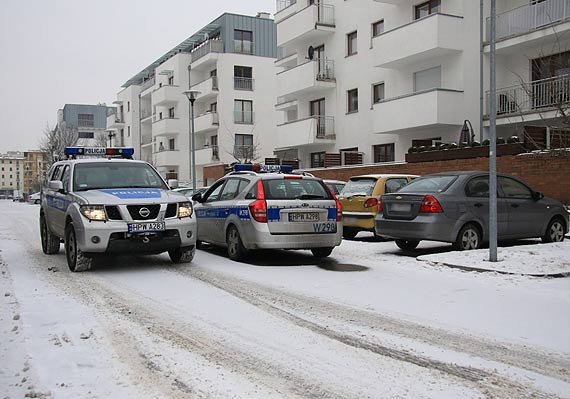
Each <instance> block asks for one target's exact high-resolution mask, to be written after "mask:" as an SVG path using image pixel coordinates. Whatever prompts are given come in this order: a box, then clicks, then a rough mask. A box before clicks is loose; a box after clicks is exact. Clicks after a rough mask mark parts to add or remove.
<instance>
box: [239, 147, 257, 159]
mask: <svg viewBox="0 0 570 399" xmlns="http://www.w3.org/2000/svg"><path fill="white" fill-rule="evenodd" d="M253 153H254V149H253V145H235V146H234V157H236V158H244V159H253V155H254V154H253Z"/></svg>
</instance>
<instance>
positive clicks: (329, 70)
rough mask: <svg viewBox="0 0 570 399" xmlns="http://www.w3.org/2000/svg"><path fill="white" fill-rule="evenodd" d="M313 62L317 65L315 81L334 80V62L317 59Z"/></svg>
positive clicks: (326, 59)
mask: <svg viewBox="0 0 570 399" xmlns="http://www.w3.org/2000/svg"><path fill="white" fill-rule="evenodd" d="M313 61H314V62H316V63H317V76H316V78H317V80H334V78H335V75H334V60H329V59H328V58H317V59H314V60H313Z"/></svg>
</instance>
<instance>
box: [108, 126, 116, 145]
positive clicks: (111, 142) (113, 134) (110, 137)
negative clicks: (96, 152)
mask: <svg viewBox="0 0 570 399" xmlns="http://www.w3.org/2000/svg"><path fill="white" fill-rule="evenodd" d="M115 136H116V134H115V133H113V131H112V130H109V131H108V134H107V137H109V147H112V146H113V137H115Z"/></svg>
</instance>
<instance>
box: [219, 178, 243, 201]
mask: <svg viewBox="0 0 570 399" xmlns="http://www.w3.org/2000/svg"><path fill="white" fill-rule="evenodd" d="M248 183H249V182H248V181H247V180H245V179H235V178H234V179H231V178H230V179H228V180H227V181H226V184H225V185H224V189H223V190H222V194H221V195H220V200H221V201H228V200H231V199H234V198H235V197H237V195H238V194H239V193H241V192H242V191H243V190H244V189H245V188H246V187H247V185H248Z"/></svg>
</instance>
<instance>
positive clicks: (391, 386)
mask: <svg viewBox="0 0 570 399" xmlns="http://www.w3.org/2000/svg"><path fill="white" fill-rule="evenodd" d="M38 210H39V208H38V207H37V206H33V205H28V204H22V203H12V202H8V201H0V214H1V215H2V218H1V219H0V250H1V252H0V261H1V265H0V270H1V272H2V275H1V276H0V300H2V301H3V303H2V307H1V311H0V397H2V398H4V397H9V398H21V397H23V396H24V395H26V394H27V395H29V396H31V395H35V396H32V397H49V398H135V397H136V398H482V397H489V398H492V397H493V398H514V397H517V398H519V397H521V398H522V397H544V398H550V397H553V398H556V397H568V398H570V312H569V311H568V309H569V306H570V294H569V293H570V278H563V279H544V278H531V277H521V276H507V275H499V274H495V273H487V274H481V273H474V272H464V271H460V270H455V269H449V268H446V267H444V266H432V265H428V264H426V263H424V262H418V261H416V260H415V258H414V257H410V256H404V255H403V254H402V252H400V251H399V250H398V249H397V248H396V246H395V245H394V243H392V242H375V241H373V240H371V239H367V238H366V237H365V238H362V239H360V240H357V241H345V242H343V244H342V246H341V247H340V248H337V249H336V250H335V251H334V252H333V255H332V256H331V259H330V260H325V261H320V262H319V263H316V262H315V259H314V258H313V257H312V256H311V255H310V252H308V251H306V252H305V251H270V252H263V253H260V254H258V256H256V257H255V258H253V259H252V260H251V262H250V263H235V262H232V261H230V260H229V259H227V258H226V257H225V256H224V252H223V251H222V250H218V249H214V248H205V249H204V250H199V251H197V254H196V257H195V259H194V261H193V263H192V264H190V265H182V266H173V265H172V264H171V263H170V261H169V260H168V256H167V255H160V256H152V257H121V258H117V259H112V260H108V261H103V262H100V264H99V265H98V267H96V268H95V269H93V270H92V271H90V272H85V273H77V274H72V273H71V272H69V270H68V269H67V266H66V262H65V257H64V255H63V252H62V253H60V254H59V255H54V256H46V255H44V254H43V253H42V251H41V247H40V242H39V233H38V227H37V219H38ZM566 243H567V242H565V244H566ZM568 244H570V243H568ZM62 248H63V247H62ZM537 248H539V249H540V246H537ZM568 249H569V254H570V245H569V246H568ZM446 250H448V247H447V246H443V245H440V244H433V243H427V244H424V243H422V244H421V245H420V247H419V249H418V251H416V253H417V254H431V253H437V252H440V251H446Z"/></svg>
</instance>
